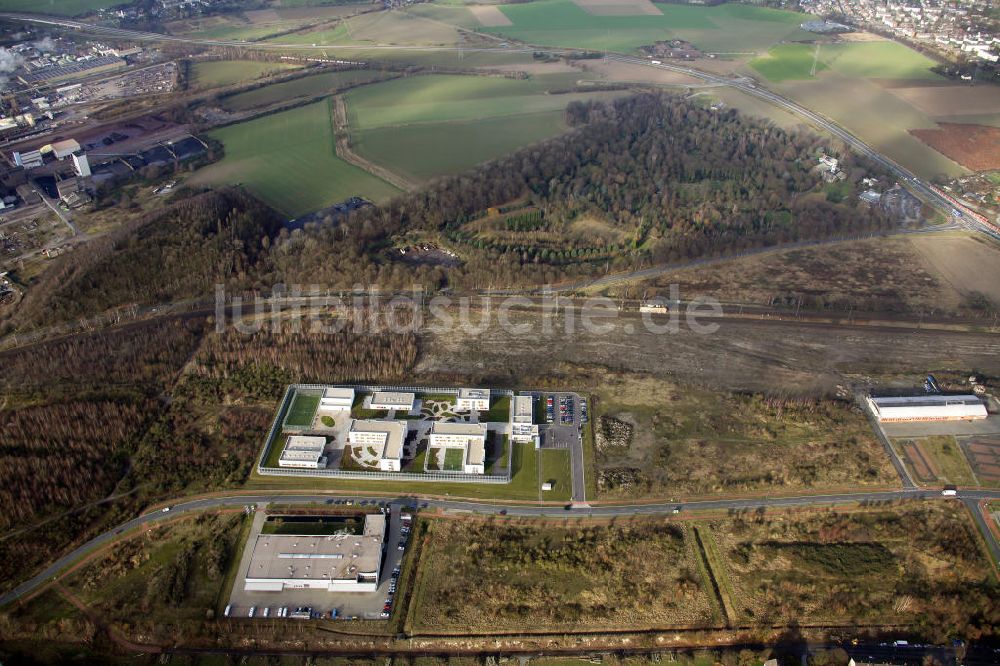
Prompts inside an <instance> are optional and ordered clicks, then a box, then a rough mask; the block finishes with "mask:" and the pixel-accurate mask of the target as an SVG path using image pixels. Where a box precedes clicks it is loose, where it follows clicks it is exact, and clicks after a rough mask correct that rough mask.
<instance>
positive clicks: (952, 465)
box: [919, 436, 979, 486]
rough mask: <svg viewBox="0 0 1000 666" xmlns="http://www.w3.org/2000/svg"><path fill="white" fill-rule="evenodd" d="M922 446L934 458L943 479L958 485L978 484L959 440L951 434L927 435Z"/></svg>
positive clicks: (921, 442)
mask: <svg viewBox="0 0 1000 666" xmlns="http://www.w3.org/2000/svg"><path fill="white" fill-rule="evenodd" d="M919 441H920V446H921V448H923V450H924V452H925V453H926V454H927V455H928V456H930V457H931V458H933V459H934V464H935V466H937V470H938V473H939V474H940V475H941V476H940V478H941V481H943V482H944V483H953V484H955V485H957V486H976V485H979V484H977V483H976V477H975V476H974V475H973V473H972V467H971V466H970V465H969V461H968V460H966V458H965V454H964V453H963V452H962V449H961V447H960V446H959V445H958V442H956V441H955V438H954V437H951V436H937V437H927V438H925V439H921V440H919Z"/></svg>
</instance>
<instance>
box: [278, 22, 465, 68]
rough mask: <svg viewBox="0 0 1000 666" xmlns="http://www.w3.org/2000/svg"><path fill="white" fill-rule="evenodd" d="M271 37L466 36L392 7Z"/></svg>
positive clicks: (391, 40) (356, 41)
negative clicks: (312, 28)
mask: <svg viewBox="0 0 1000 666" xmlns="http://www.w3.org/2000/svg"><path fill="white" fill-rule="evenodd" d="M268 41H273V42H276V43H280V44H293V45H294V44H308V45H310V46H311V45H318V46H326V45H337V44H341V45H345V44H353V45H364V44H371V45H376V44H394V45H411V46H416V45H428V46H429V45H435V46H450V45H454V44H458V43H462V42H463V41H464V38H463V37H462V35H461V34H460V33H459V31H458V30H457V29H456V28H455V27H454V26H451V25H448V24H445V23H440V22H437V21H432V20H428V19H425V18H423V17H421V16H417V15H415V14H410V13H407V12H402V11H390V12H374V13H370V14H360V15H358V16H353V17H350V18H346V19H344V20H342V21H340V22H339V23H337V24H336V26H334V27H328V26H324V27H322V28H321V29H319V30H311V31H305V32H297V33H293V34H288V35H281V36H278V37H275V38H273V39H271V40H268ZM341 55H343V54H341ZM352 57H353V55H352Z"/></svg>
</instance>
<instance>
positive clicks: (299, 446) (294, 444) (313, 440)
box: [278, 435, 326, 469]
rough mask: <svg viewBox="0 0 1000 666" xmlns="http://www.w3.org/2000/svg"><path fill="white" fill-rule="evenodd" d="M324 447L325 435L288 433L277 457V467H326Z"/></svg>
mask: <svg viewBox="0 0 1000 666" xmlns="http://www.w3.org/2000/svg"><path fill="white" fill-rule="evenodd" d="M325 449H326V437H305V436H303V435H290V436H289V437H288V439H287V440H286V441H285V448H284V449H283V450H282V451H281V457H280V458H278V467H298V468H301V469H321V468H323V467H326V456H324V455H323V452H324V450H325Z"/></svg>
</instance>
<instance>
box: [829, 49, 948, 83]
mask: <svg viewBox="0 0 1000 666" xmlns="http://www.w3.org/2000/svg"><path fill="white" fill-rule="evenodd" d="M820 60H822V61H823V62H825V63H826V64H827V65H828V66H829V67H830V69H831V70H832V71H834V72H837V73H839V74H843V75H845V76H852V77H857V78H870V79H932V80H934V79H937V80H943V78H942V77H940V76H938V75H937V74H935V73H934V72H932V71H930V68H931V67H933V66H934V65H935V64H936V63H935V62H934V61H933V60H931V59H930V58H928V57H926V56H924V55H921V54H920V53H917V52H916V51H914V50H913V49H910V48H908V47H906V46H903V45H902V44H900V43H898V42H890V41H885V42H850V43H845V44H829V45H825V46H823V49H822V51H820Z"/></svg>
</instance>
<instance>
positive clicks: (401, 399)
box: [371, 391, 417, 412]
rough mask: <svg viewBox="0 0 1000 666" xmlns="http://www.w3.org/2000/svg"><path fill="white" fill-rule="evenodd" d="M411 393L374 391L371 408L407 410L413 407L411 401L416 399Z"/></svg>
mask: <svg viewBox="0 0 1000 666" xmlns="http://www.w3.org/2000/svg"><path fill="white" fill-rule="evenodd" d="M416 397H417V396H416V395H414V394H413V393H398V392H396V391H375V393H374V394H372V399H371V408H372V409H389V410H395V411H399V412H408V411H410V410H412V409H413V402H414V400H416Z"/></svg>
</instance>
